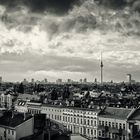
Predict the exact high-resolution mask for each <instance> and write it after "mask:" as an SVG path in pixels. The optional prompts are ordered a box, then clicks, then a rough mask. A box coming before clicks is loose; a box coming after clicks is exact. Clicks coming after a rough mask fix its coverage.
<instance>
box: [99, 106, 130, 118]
mask: <svg viewBox="0 0 140 140" xmlns="http://www.w3.org/2000/svg"><path fill="white" fill-rule="evenodd" d="M131 111H132V109H127V108H115V107H107V108H106V109H105V110H104V111H103V112H101V113H100V114H99V116H100V117H104V118H114V119H121V120H125V119H127V117H128V115H129V114H130V112H131Z"/></svg>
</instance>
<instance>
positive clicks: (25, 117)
mask: <svg viewBox="0 0 140 140" xmlns="http://www.w3.org/2000/svg"><path fill="white" fill-rule="evenodd" d="M24 120H26V112H24Z"/></svg>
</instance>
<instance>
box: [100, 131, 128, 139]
mask: <svg viewBox="0 0 140 140" xmlns="http://www.w3.org/2000/svg"><path fill="white" fill-rule="evenodd" d="M99 137H108V138H112V139H117V137H119V139H120V140H125V139H126V136H125V135H122V136H121V135H120V136H118V135H116V134H115V133H110V132H109V133H105V131H104V130H102V131H99Z"/></svg>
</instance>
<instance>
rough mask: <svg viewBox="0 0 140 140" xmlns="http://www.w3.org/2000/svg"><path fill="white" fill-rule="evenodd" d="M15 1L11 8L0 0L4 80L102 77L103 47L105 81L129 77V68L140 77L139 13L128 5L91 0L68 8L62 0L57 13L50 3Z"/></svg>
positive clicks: (0, 59) (0, 55)
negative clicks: (118, 6) (111, 6)
mask: <svg viewBox="0 0 140 140" xmlns="http://www.w3.org/2000/svg"><path fill="white" fill-rule="evenodd" d="M14 2H15V1H14ZM15 3H16V5H15V7H13V8H12V7H10V4H9V5H8V4H7V3H2V2H1V1H0V17H1V20H0V36H1V41H0V75H1V76H2V77H3V79H5V81H21V80H23V79H24V78H27V79H31V78H34V79H39V80H40V79H44V77H46V78H47V79H48V80H49V81H55V80H56V79H58V78H62V79H73V80H78V81H79V79H81V78H84V77H86V78H87V79H88V80H89V81H94V79H95V78H97V79H98V81H100V80H99V79H100V53H101V51H102V52H103V58H104V81H111V80H113V81H115V82H121V81H125V79H126V74H127V73H131V74H132V75H133V77H134V79H135V80H136V81H140V74H139V73H140V72H139V69H140V65H139V64H140V53H139V51H140V48H139V45H140V40H139V33H140V28H139V26H138V24H137V22H138V23H140V20H139V18H138V17H139V14H138V13H133V14H131V10H130V9H129V8H128V7H125V6H124V7H123V8H122V10H120V11H119V10H116V9H114V10H112V9H109V8H107V7H104V8H102V7H100V6H98V5H96V4H95V3H94V2H93V1H90V0H86V1H84V2H82V3H81V4H79V5H71V6H70V4H69V5H67V6H66V8H64V7H63V8H62V7H61V4H62V5H63V1H62V3H60V5H59V6H60V7H61V9H62V11H60V13H58V14H57V11H55V10H52V11H53V13H52V12H50V11H49V10H48V9H51V8H52V7H47V8H48V9H47V8H46V7H43V8H44V9H43V8H42V9H41V8H40V7H38V6H37V5H36V4H35V3H30V6H26V5H25V4H23V3H20V2H19V3H17V2H15ZM59 6H58V7H57V8H56V7H53V8H54V9H59V8H60V7H59ZM70 7H72V8H70ZM34 8H35V9H34ZM118 11H119V12H118ZM126 17H127V18H126Z"/></svg>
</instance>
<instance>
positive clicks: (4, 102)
mask: <svg viewBox="0 0 140 140" xmlns="http://www.w3.org/2000/svg"><path fill="white" fill-rule="evenodd" d="M16 97H17V96H16V95H15V94H12V93H1V94H0V106H1V107H2V108H6V109H11V108H12V106H13V104H14V100H15V99H16Z"/></svg>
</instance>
